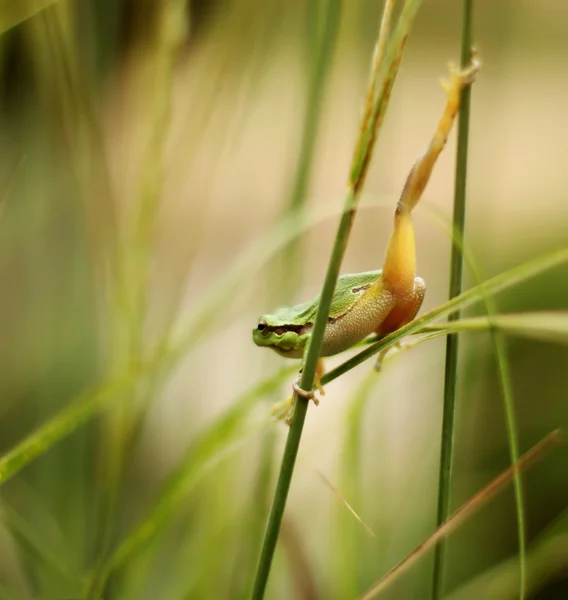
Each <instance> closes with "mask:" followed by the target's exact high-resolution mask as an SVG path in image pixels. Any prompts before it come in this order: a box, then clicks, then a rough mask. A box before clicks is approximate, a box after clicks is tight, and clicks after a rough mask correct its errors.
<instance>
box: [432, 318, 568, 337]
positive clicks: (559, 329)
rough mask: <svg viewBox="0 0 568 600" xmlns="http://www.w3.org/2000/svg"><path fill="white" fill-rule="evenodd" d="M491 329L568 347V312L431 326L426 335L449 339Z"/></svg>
mask: <svg viewBox="0 0 568 600" xmlns="http://www.w3.org/2000/svg"><path fill="white" fill-rule="evenodd" d="M491 328H496V329H498V330H499V331H502V332H503V333H505V334H507V335H514V336H518V337H525V338H529V339H532V340H536V341H540V342H549V343H557V344H568V312H566V311H549V312H546V311H542V312H540V311H539V312H527V313H507V314H499V315H494V316H492V317H487V316H482V317H470V318H467V319H460V320H459V321H452V322H451V323H441V324H439V325H427V326H426V327H424V329H423V331H427V332H432V333H439V334H440V335H446V334H449V333H476V332H487V331H489V330H490V329H491Z"/></svg>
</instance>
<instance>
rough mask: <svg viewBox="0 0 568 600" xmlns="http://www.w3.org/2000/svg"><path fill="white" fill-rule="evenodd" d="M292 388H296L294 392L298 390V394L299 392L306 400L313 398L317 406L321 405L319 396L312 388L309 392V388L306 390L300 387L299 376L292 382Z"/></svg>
mask: <svg viewBox="0 0 568 600" xmlns="http://www.w3.org/2000/svg"><path fill="white" fill-rule="evenodd" d="M292 389H293V390H294V392H296V394H298V396H302V398H305V399H306V400H311V401H312V402H313V403H314V404H315V405H316V406H319V398H318V397H317V396H316V395H315V393H314V391H313V390H310V391H309V392H308V391H307V390H304V389H303V388H301V387H300V378H299V377H298V379H296V380H295V381H294V383H293V384H292Z"/></svg>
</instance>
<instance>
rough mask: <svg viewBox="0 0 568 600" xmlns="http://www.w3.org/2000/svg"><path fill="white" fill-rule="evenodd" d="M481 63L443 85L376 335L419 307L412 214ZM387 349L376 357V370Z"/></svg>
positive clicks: (409, 194) (395, 244) (397, 228)
mask: <svg viewBox="0 0 568 600" xmlns="http://www.w3.org/2000/svg"><path fill="white" fill-rule="evenodd" d="M479 68H480V63H479V61H478V60H477V58H476V57H475V56H474V57H473V58H472V62H471V65H470V66H469V67H468V68H466V69H463V70H460V69H458V68H457V67H456V66H450V78H449V81H444V82H442V87H443V88H444V90H445V92H446V106H445V107H444V111H443V113H442V117H441V118H440V121H439V123H438V127H437V128H436V131H435V133H434V135H433V137H432V140H431V141H430V144H429V145H428V148H426V151H425V152H424V153H423V154H422V156H420V158H419V159H418V160H417V161H416V162H415V163H414V166H413V167H412V169H411V171H410V173H409V175H408V177H407V179H406V183H405V185H404V189H403V191H402V194H401V197H400V200H399V201H398V204H397V207H396V212H395V217H394V228H393V233H392V235H391V238H390V240H389V244H388V246H387V253H386V257H385V262H384V265H383V271H382V279H383V283H384V285H385V287H386V288H387V289H389V290H390V291H391V292H393V293H394V295H395V298H396V305H395V307H394V308H393V310H392V311H391V312H390V313H389V315H388V316H387V318H386V319H385V320H384V321H383V323H382V324H381V326H380V328H379V329H378V330H377V333H378V334H379V335H384V334H385V333H389V332H392V331H396V330H397V329H399V328H400V327H402V326H403V325H406V324H407V323H409V322H410V321H412V319H414V317H415V316H416V313H417V312H418V310H419V309H420V306H421V305H422V300H423V299H424V293H425V290H426V286H425V284H424V281H423V280H422V279H421V278H420V277H416V248H415V240H414V225H413V224H412V217H411V214H410V213H411V212H412V209H413V208H414V207H415V206H416V204H417V203H418V201H419V200H420V197H421V196H422V193H423V192H424V189H425V188H426V185H427V183H428V181H429V179H430V175H431V174H432V169H433V168H434V164H435V163H436V160H437V159H438V156H439V155H440V153H441V152H442V150H443V149H444V146H445V145H446V142H447V140H448V135H449V133H450V130H451V128H452V125H453V123H454V120H455V118H456V115H457V113H458V110H459V106H460V94H461V91H462V90H463V89H464V88H465V87H467V86H469V85H471V84H472V83H473V82H474V81H475V76H476V74H477V72H478V71H479ZM387 351H388V349H386V350H384V351H382V352H380V353H379V357H378V358H377V363H376V365H375V368H376V369H377V370H380V365H381V361H382V359H383V358H384V356H385V354H386V353H387Z"/></svg>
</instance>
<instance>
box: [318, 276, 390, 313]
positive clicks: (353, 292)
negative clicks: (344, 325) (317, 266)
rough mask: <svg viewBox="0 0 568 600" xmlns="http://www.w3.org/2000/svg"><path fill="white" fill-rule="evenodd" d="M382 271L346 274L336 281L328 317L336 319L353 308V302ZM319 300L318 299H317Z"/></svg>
mask: <svg viewBox="0 0 568 600" xmlns="http://www.w3.org/2000/svg"><path fill="white" fill-rule="evenodd" d="M381 272H382V270H381V269H379V270H377V271H365V272H364V273H348V274H346V275H342V276H341V277H340V278H339V279H338V280H337V285H336V286H335V292H334V294H333V301H332V303H331V310H330V311H329V316H330V318H332V319H336V318H337V317H340V316H341V315H343V314H345V312H346V311H347V310H349V309H350V308H351V306H353V302H354V301H355V300H357V298H359V297H360V296H362V295H363V294H364V293H365V291H366V290H367V289H369V287H370V286H371V285H373V283H375V281H377V279H378V278H379V276H380V274H381ZM318 300H319V298H318Z"/></svg>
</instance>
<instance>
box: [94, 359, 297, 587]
mask: <svg viewBox="0 0 568 600" xmlns="http://www.w3.org/2000/svg"><path fill="white" fill-rule="evenodd" d="M296 370H297V367H296V366H295V365H294V366H293V367H287V368H285V369H282V370H281V371H279V372H278V373H277V374H275V375H271V376H270V377H267V378H266V379H263V380H262V381H260V382H259V383H258V384H256V385H255V386H254V387H253V388H251V389H250V390H248V391H247V392H245V393H244V394H243V395H242V396H241V397H240V398H239V399H237V400H236V401H235V402H234V403H233V404H232V406H231V408H230V409H228V410H227V411H225V412H224V413H223V414H222V415H221V416H220V417H219V418H218V419H217V420H216V421H215V422H214V423H213V424H212V425H211V426H210V427H209V428H208V429H207V430H206V431H205V432H203V433H202V434H201V435H200V436H199V437H198V438H197V439H196V440H195V441H194V442H193V443H192V444H191V446H190V447H189V449H188V451H187V452H186V455H185V457H184V458H183V459H182V460H181V462H180V466H179V467H178V468H177V469H176V470H175V471H174V473H173V474H172V475H171V476H170V477H169V478H168V480H167V481H166V483H165V484H164V485H163V486H162V488H161V490H160V491H159V492H158V493H157V494H156V500H155V501H154V502H153V503H152V505H151V506H150V507H149V509H148V511H147V513H146V515H145V516H144V517H143V518H142V519H141V520H140V521H139V523H138V524H137V525H136V526H135V527H134V528H133V529H132V531H131V532H130V533H129V534H128V535H127V536H126V537H125V538H124V539H123V540H122V541H121V542H120V543H119V544H118V546H117V547H116V548H115V550H114V551H113V552H112V554H111V556H110V558H109V559H108V561H107V562H106V563H105V565H104V567H103V569H102V570H101V576H100V580H99V581H97V582H96V588H97V589H100V588H101V587H103V586H104V583H105V582H106V580H107V579H108V577H109V576H110V575H111V573H112V572H113V571H114V570H115V569H117V568H119V567H120V566H121V565H123V564H124V563H125V561H126V560H128V559H129V558H130V557H131V556H132V555H133V554H134V553H135V552H137V551H138V550H139V549H140V548H142V547H143V546H144V545H145V544H146V543H147V542H148V541H149V540H150V539H151V538H152V537H153V536H154V535H156V533H157V532H158V531H159V530H160V529H161V528H162V527H163V526H164V525H165V523H166V522H167V520H168V518H169V517H170V516H172V515H173V512H174V510H175V507H176V506H177V505H178V504H179V503H180V502H181V501H182V500H183V499H185V498H186V497H187V494H188V493H189V492H190V491H191V490H192V489H193V488H194V486H195V485H196V483H197V482H198V480H199V479H200V478H201V477H202V475H203V474H204V472H205V471H206V470H207V469H208V468H209V467H210V465H211V463H212V462H213V461H215V460H216V459H217V458H218V457H219V456H220V455H221V454H222V453H223V451H224V450H225V449H226V448H227V447H228V446H230V445H231V444H233V443H235V441H237V440H238V439H239V438H240V437H241V436H242V428H243V424H244V420H245V419H246V418H247V417H248V415H249V412H250V410H251V408H252V407H253V406H254V404H255V402H256V401H257V400H258V399H259V398H260V397H262V396H264V395H266V394H269V393H270V392H271V391H273V390H274V389H276V388H277V387H278V386H279V385H280V384H281V383H282V381H284V380H285V379H286V378H288V377H290V375H291V374H292V373H294V372H295V371H296Z"/></svg>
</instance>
